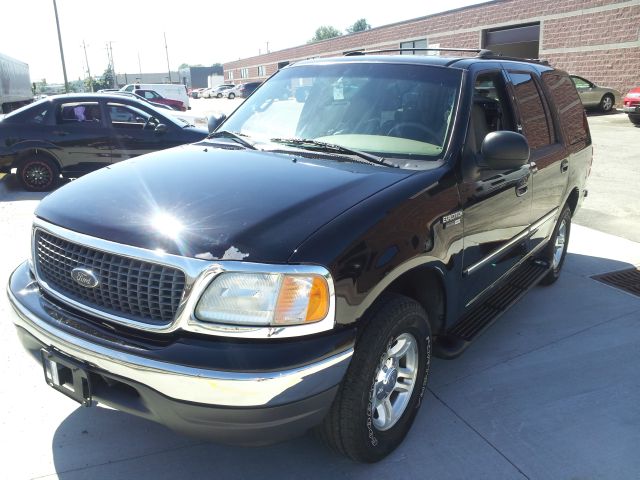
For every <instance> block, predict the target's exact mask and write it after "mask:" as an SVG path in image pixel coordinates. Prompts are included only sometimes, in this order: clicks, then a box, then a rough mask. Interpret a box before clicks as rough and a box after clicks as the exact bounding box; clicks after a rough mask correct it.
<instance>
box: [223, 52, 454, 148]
mask: <svg viewBox="0 0 640 480" xmlns="http://www.w3.org/2000/svg"><path fill="white" fill-rule="evenodd" d="M461 78H462V75H461V72H460V71H459V70H456V69H451V68H444V67H435V66H426V65H405V64H392V63H389V64H385V63H362V62H354V63H336V64H331V65H326V64H324V65H323V64H318V65H303V66H299V67H289V68H287V69H284V70H282V71H281V72H279V73H278V74H277V75H275V76H274V77H273V78H271V79H270V80H269V81H268V82H266V83H265V85H264V86H262V87H261V88H259V89H258V90H257V91H256V93H255V94H254V95H252V96H251V97H250V98H249V99H248V100H246V101H245V102H244V104H242V105H241V106H240V107H238V110H237V111H236V112H235V113H234V114H233V115H232V116H231V117H230V118H229V119H228V120H227V121H226V122H225V123H224V125H223V126H222V127H221V129H224V130H228V131H233V132H239V133H242V134H245V135H248V136H250V137H251V138H253V139H255V140H257V141H260V140H264V141H268V140H270V139H273V138H298V139H313V140H318V141H321V142H327V143H331V144H334V145H340V146H343V147H347V148H351V149H357V150H360V151H367V152H371V153H376V154H379V155H382V156H384V157H387V158H389V157H391V158H393V157H396V158H407V157H410V158H414V159H425V160H430V159H431V160H432V159H435V158H437V157H439V156H441V153H442V151H443V150H444V148H445V145H446V142H447V139H448V137H449V134H450V130H451V124H452V119H453V113H454V112H455V107H456V101H457V99H458V92H459V89H460V83H461Z"/></svg>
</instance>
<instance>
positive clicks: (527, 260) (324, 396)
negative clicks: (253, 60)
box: [8, 51, 592, 462]
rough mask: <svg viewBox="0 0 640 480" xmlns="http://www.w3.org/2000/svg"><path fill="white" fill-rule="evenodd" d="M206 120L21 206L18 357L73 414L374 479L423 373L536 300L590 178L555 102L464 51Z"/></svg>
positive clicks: (571, 92)
mask: <svg viewBox="0 0 640 480" xmlns="http://www.w3.org/2000/svg"><path fill="white" fill-rule="evenodd" d="M218 120H220V119H218ZM218 120H216V119H214V120H213V121H212V127H213V128H214V129H215V131H214V133H212V134H211V135H210V136H209V137H208V138H207V139H206V140H204V141H202V142H200V143H196V144H193V145H190V146H183V147H180V148H177V149H172V150H165V151H163V152H158V153H154V154H149V155H146V156H143V157H139V158H137V159H135V160H132V161H128V162H122V163H119V164H117V165H114V166H112V167H111V168H109V169H102V170H100V171H98V172H95V173H92V174H91V175H88V176H86V177H84V178H81V179H79V180H77V181H75V182H73V183H71V184H69V185H67V186H65V187H63V188H61V189H59V190H58V191H57V192H55V193H53V194H52V195H50V196H48V197H47V198H45V199H44V200H43V201H42V202H41V203H40V205H39V207H38V209H37V211H36V217H35V221H34V225H33V235H32V239H33V245H32V257H31V259H30V260H29V261H28V262H25V263H24V264H22V265H21V266H19V267H18V268H17V270H16V271H15V272H14V273H13V275H12V276H11V279H10V282H9V288H8V294H9V298H10V301H11V303H12V305H13V308H14V310H15V315H14V317H13V321H14V323H15V324H16V327H17V331H18V335H19V337H20V339H21V341H22V343H23V344H24V346H25V347H26V349H27V350H28V351H30V352H31V353H32V354H33V355H34V356H35V357H36V358H37V359H38V361H40V362H42V364H43V365H44V368H45V372H46V379H47V382H48V383H49V384H50V385H51V386H52V387H53V388H55V389H57V390H60V391H61V392H63V393H65V394H66V395H69V396H70V397H72V398H74V399H75V400H77V401H79V402H81V403H83V404H85V405H92V404H94V403H102V404H105V405H109V406H112V407H114V408H117V409H121V410H123V411H125V412H129V413H132V414H134V415H139V416H142V417H145V418H149V419H152V420H155V421H158V422H161V423H163V424H165V425H167V426H169V427H171V428H173V429H175V430H177V431H181V432H186V433H189V434H192V435H196V436H201V437H205V438H209V439H215V440H218V441H222V442H226V443H232V444H253V445H260V444H266V443H272V442H276V441H280V440H283V439H285V438H288V437H291V436H294V435H298V434H301V433H302V432H304V431H305V430H307V429H308V428H310V427H316V430H317V432H318V433H319V435H320V437H321V438H323V439H324V440H325V441H326V442H327V443H328V444H329V445H331V446H333V447H334V448H335V449H337V450H338V451H340V452H342V453H344V454H346V455H348V456H349V457H351V458H353V459H355V460H358V461H365V462H373V461H377V460H379V459H381V458H383V457H384V456H385V455H387V454H388V453H390V452H391V451H392V450H393V449H394V448H396V447H397V446H398V445H399V444H400V442H401V441H402V439H403V438H404V436H405V434H406V433H407V431H408V430H409V428H410V427H411V424H412V422H413V420H414V417H415V416H416V413H417V412H418V409H419V407H420V404H421V403H422V398H423V395H424V392H425V388H426V385H427V377H428V373H429V367H430V364H431V358H432V355H436V356H438V357H443V358H453V357H455V356H457V355H459V354H460V353H462V351H463V350H464V349H465V348H466V347H467V346H468V345H469V344H470V342H472V341H473V340H474V339H475V338H476V337H477V336H478V335H479V334H480V333H482V332H483V331H484V330H485V329H486V328H487V327H488V326H489V325H490V324H491V323H492V322H493V321H494V320H495V319H496V318H497V317H498V316H499V315H500V314H501V313H503V312H504V311H505V310H506V309H507V308H508V307H509V306H510V305H511V304H513V303H514V302H515V301H517V300H518V299H519V298H520V297H521V296H522V295H524V293H525V292H526V291H527V290H528V289H530V288H531V287H532V286H534V285H536V284H538V283H542V284H551V283H553V282H554V281H555V280H556V279H557V278H558V275H559V274H560V270H561V268H562V265H563V262H564V258H565V254H566V248H567V242H568V240H569V233H570V227H571V217H572V215H573V214H574V213H575V211H576V209H577V208H578V207H579V205H580V204H581V200H582V199H583V197H584V196H585V195H586V190H585V181H586V179H587V176H588V172H589V169H590V165H591V161H592V147H591V140H590V136H589V130H588V127H587V122H586V117H585V115H584V110H583V108H582V104H581V103H580V99H579V98H578V94H577V92H576V89H575V87H574V86H573V83H572V82H571V79H570V78H569V76H568V75H567V74H566V73H564V72H561V71H558V70H555V69H553V68H550V67H549V66H546V65H543V64H541V63H536V62H533V61H515V60H509V59H505V58H502V57H495V56H493V55H492V54H491V53H490V52H486V51H480V52H479V53H478V55H477V56H476V57H473V58H462V57H459V58H458V57H455V58H454V57H436V56H429V57H423V56H409V55H403V56H389V55H368V54H367V55H355V56H345V57H343V58H335V59H330V60H327V59H322V60H321V61H318V62H315V61H304V62H300V63H298V64H295V65H292V66H288V67H286V68H284V69H282V70H280V71H279V72H278V73H277V74H275V75H274V76H273V77H272V78H271V79H270V80H269V81H267V82H266V83H265V84H264V85H263V86H261V87H260V88H258V89H257V90H256V92H255V93H254V94H253V95H252V96H251V97H250V98H249V99H248V100H247V101H245V102H244V104H242V105H241V106H240V107H238V109H237V110H236V111H235V112H234V113H233V114H232V115H231V116H230V117H229V118H227V119H223V120H222V123H221V124H219V125H216V123H217V122H218Z"/></svg>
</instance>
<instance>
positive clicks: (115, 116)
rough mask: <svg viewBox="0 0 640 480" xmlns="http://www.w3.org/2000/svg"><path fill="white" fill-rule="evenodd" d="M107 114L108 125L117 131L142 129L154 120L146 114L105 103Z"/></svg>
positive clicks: (131, 108) (118, 104) (128, 106)
mask: <svg viewBox="0 0 640 480" xmlns="http://www.w3.org/2000/svg"><path fill="white" fill-rule="evenodd" d="M107 112H108V113H109V118H110V125H111V126H112V127H113V128H118V129H143V128H144V127H145V125H148V124H150V123H152V122H153V120H154V118H153V117H152V116H150V115H149V114H148V113H146V112H143V111H142V110H139V109H137V108H134V107H131V106H130V105H124V104H120V103H112V102H109V103H107Z"/></svg>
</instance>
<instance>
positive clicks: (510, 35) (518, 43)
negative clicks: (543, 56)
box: [482, 23, 540, 58]
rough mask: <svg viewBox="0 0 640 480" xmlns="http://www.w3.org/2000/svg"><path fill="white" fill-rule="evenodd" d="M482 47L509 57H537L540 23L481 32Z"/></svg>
mask: <svg viewBox="0 0 640 480" xmlns="http://www.w3.org/2000/svg"><path fill="white" fill-rule="evenodd" d="M482 43H483V47H484V48H488V49H489V50H492V51H494V52H495V53H500V54H502V55H505V56H509V57H521V58H538V50H539V48H540V24H539V23H536V24H528V25H516V26H512V27H501V28H493V29H488V30H485V31H484V32H483V42H482Z"/></svg>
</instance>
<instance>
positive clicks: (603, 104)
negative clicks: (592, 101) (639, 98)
mask: <svg viewBox="0 0 640 480" xmlns="http://www.w3.org/2000/svg"><path fill="white" fill-rule="evenodd" d="M614 103H615V99H614V98H613V95H611V94H610V93H607V94H605V95H604V96H603V97H602V99H601V100H600V110H602V111H603V112H605V113H607V112H610V111H611V110H612V109H613V104H614Z"/></svg>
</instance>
